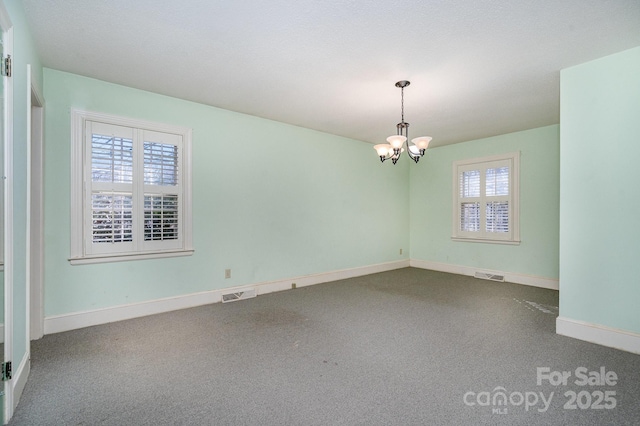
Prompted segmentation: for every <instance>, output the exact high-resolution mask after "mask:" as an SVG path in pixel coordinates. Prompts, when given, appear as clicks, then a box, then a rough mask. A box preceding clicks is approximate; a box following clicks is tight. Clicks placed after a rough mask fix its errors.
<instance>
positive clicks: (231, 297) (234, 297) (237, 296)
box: [222, 288, 256, 303]
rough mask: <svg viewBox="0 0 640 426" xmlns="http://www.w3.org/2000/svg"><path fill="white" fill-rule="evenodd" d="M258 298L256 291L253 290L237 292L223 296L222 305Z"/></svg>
mask: <svg viewBox="0 0 640 426" xmlns="http://www.w3.org/2000/svg"><path fill="white" fill-rule="evenodd" d="M252 297H256V289H255V288H251V289H248V290H243V291H236V292H234V293H227V294H223V295H222V303H227V302H235V301H238V300H244V299H251V298H252Z"/></svg>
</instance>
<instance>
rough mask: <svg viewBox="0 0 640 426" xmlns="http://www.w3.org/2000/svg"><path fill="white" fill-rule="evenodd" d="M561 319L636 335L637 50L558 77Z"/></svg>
mask: <svg viewBox="0 0 640 426" xmlns="http://www.w3.org/2000/svg"><path fill="white" fill-rule="evenodd" d="M560 111H561V115H560V117H561V121H560V122H561V159H562V160H561V170H562V173H561V187H560V193H561V196H562V203H561V206H560V224H561V228H560V229H561V231H560V265H561V273H560V316H561V317H565V318H569V319H574V320H580V321H585V322H589V323H594V324H600V325H605V326H609V327H613V328H617V329H623V330H629V331H632V332H636V333H640V314H639V312H640V308H639V306H640V305H639V301H640V262H638V254H639V253H640V225H639V222H638V217H639V216H640V196H639V195H640V189H639V185H638V172H637V170H638V166H639V160H640V47H636V48H634V49H631V50H627V51H625V52H622V53H618V54H616V55H612V56H607V57H605V58H601V59H598V60H596V61H592V62H588V63H586V64H582V65H578V66H575V67H572V68H568V69H565V70H563V71H562V72H561V108H560Z"/></svg>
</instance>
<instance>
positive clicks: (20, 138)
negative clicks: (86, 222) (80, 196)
mask: <svg viewBox="0 0 640 426" xmlns="http://www.w3.org/2000/svg"><path fill="white" fill-rule="evenodd" d="M5 5H6V8H7V11H8V12H9V16H10V17H11V21H12V24H13V56H12V59H13V72H12V77H11V80H12V83H13V181H12V182H9V183H8V184H9V185H11V186H12V188H13V197H14V199H13V220H14V226H13V246H12V252H13V265H12V267H13V357H12V358H13V359H12V361H13V362H14V363H16V368H17V367H18V365H17V363H19V362H20V361H22V358H23V357H24V354H25V353H26V351H27V344H28V342H27V330H26V324H27V315H26V312H27V309H26V304H27V291H28V288H27V280H26V247H27V234H26V233H27V214H26V212H27V207H26V206H27V197H26V194H27V102H28V96H29V93H30V88H29V86H28V80H27V64H31V67H32V76H33V82H34V84H35V85H36V86H37V87H42V66H41V64H40V61H39V59H38V56H37V54H36V50H35V48H34V45H33V40H32V38H31V34H30V32H29V27H28V25H27V22H26V19H25V16H24V10H23V9H22V4H21V3H20V2H19V1H5ZM5 268H6V266H5Z"/></svg>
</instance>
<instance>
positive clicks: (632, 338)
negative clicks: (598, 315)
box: [556, 317, 640, 354]
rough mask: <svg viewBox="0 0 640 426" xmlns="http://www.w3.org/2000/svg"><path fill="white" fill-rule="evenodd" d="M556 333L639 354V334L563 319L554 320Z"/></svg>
mask: <svg viewBox="0 0 640 426" xmlns="http://www.w3.org/2000/svg"><path fill="white" fill-rule="evenodd" d="M556 333H557V334H560V335H563V336H567V337H573V338H574V339H579V340H584V341H587V342H591V343H596V344H598V345H602V346H608V347H610V348H615V349H620V350H623V351H627V352H632V353H634V354H640V334H637V333H633V332H631V331H626V330H620V329H617V328H611V327H607V326H604V325H599V324H592V323H588V322H584V321H578V320H573V319H569V318H564V317H558V318H556Z"/></svg>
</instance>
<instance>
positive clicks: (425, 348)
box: [10, 268, 640, 425]
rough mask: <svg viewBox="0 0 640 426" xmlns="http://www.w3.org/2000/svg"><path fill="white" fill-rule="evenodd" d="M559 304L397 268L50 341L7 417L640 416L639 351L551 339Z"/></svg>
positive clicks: (614, 419) (19, 420)
mask: <svg viewBox="0 0 640 426" xmlns="http://www.w3.org/2000/svg"><path fill="white" fill-rule="evenodd" d="M557 306H558V293H557V292H555V291H551V290H544V289H538V288H533V287H527V286H522V285H516V284H508V283H494V282H489V281H482V280H476V279H474V278H470V277H463V276H458V275H452V274H445V273H438V272H433V271H425V270H420V269H412V268H407V269H402V270H397V271H392V272H385V273H380V274H375V275H369V276H366V277H359V278H353V279H348V280H342V281H337V282H333V283H328V284H322V285H316V286H312V287H306V288H298V289H296V290H291V291H285V292H280V293H273V294H269V295H263V296H258V297H257V298H254V299H248V300H243V301H238V302H232V303H227V304H216V305H208V306H202V307H198V308H192V309H187V310H182V311H176V312H170V313H166V314H161V315H155V316H150V317H145V318H139V319H135V320H129V321H123V322H120V323H114V324H107V325H101V326H96V327H90V328H85V329H81V330H75V331H71V332H66V333H59V334H54V335H48V336H45V337H44V338H43V339H41V340H39V341H35V342H32V371H31V376H30V379H29V382H28V383H27V386H26V388H25V391H24V394H23V396H22V399H21V401H20V404H19V406H18V408H17V410H16V412H15V415H14V417H13V419H12V421H11V422H10V424H11V425H98V424H101V425H102V424H104V425H449V424H451V425H481V424H486V425H493V424H509V425H516V424H523V425H524V424H526V425H535V424H540V425H552V424H565V425H568V424H572V425H605V424H606V425H613V424H615V425H625V424H628V425H632V424H636V425H637V424H640V420H639V419H640V403H639V401H640V380H639V379H640V356H638V355H634V354H630V353H626V352H622V351H618V350H615V349H610V348H605V347H601V346H598V345H593V344H590V343H586V342H582V341H579V340H575V339H571V338H567V337H563V336H558V335H556V334H555V318H556V316H557ZM538 367H541V368H544V367H548V368H549V371H550V372H552V371H569V372H571V374H572V376H571V377H570V378H569V379H568V382H567V384H566V385H562V384H560V385H558V386H552V385H550V384H549V383H548V381H544V382H543V384H542V385H538V384H537V374H536V371H537V370H536V369H537V368H538ZM580 367H586V369H587V371H588V372H591V371H599V370H600V368H601V367H605V369H606V370H607V371H613V372H614V373H615V374H616V375H617V377H618V380H617V382H616V384H615V385H606V384H605V385H593V386H588V385H585V386H580V385H578V384H576V383H575V381H576V380H577V379H578V378H579V376H576V375H575V371H576V369H577V368H580ZM552 377H554V376H553V375H552ZM500 387H501V388H504V390H503V389H496V388H500ZM500 391H503V392H504V393H505V395H507V399H506V402H505V404H500V403H501V402H503V401H502V400H501V399H500V398H499V395H498V397H497V398H496V399H495V401H494V398H493V397H494V395H496V394H499V392H500ZM552 392H553V395H552V394H551V393H552ZM572 392H574V393H575V395H576V401H573V402H572V401H571V399H572ZM605 392H606V394H605ZM611 392H615V394H612V393H611ZM540 395H542V396H540ZM605 395H606V399H605V398H604V396H605ZM534 396H535V397H536V398H537V401H536V404H534V403H533V402H534V401H535V399H534ZM465 398H466V399H465ZM543 398H544V400H546V401H548V402H547V405H546V409H545V405H544V404H545V403H544V402H543V401H542V399H543ZM549 398H551V399H549ZM599 399H601V401H598V400H599ZM465 400H466V402H467V403H465ZM527 401H528V403H527ZM471 404H474V405H471ZM614 404H615V407H613V408H605V407H612V405H614ZM573 406H575V409H571V407H573ZM599 407H601V408H599Z"/></svg>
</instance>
